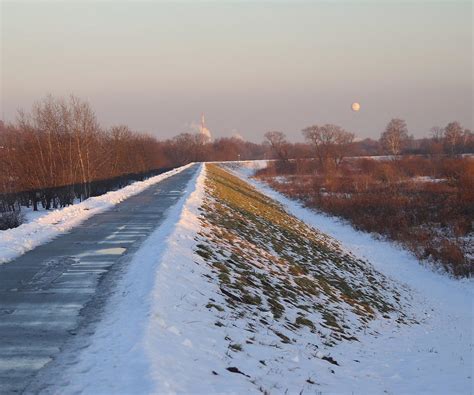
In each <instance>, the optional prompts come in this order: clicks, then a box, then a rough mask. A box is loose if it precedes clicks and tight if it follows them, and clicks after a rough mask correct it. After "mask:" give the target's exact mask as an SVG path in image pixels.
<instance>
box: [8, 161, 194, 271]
mask: <svg viewBox="0 0 474 395" xmlns="http://www.w3.org/2000/svg"><path fill="white" fill-rule="evenodd" d="M191 165H192V164H189V165H186V166H182V167H179V168H177V169H173V170H171V171H168V172H166V173H163V174H159V175H157V176H155V177H151V178H149V179H147V180H145V181H138V182H134V183H133V184H131V185H128V186H126V187H125V188H122V189H119V190H117V191H112V192H108V193H106V194H104V195H101V196H96V197H91V198H89V199H87V200H85V201H83V202H82V203H79V204H74V205H72V206H68V207H65V208H63V209H60V210H54V211H51V212H49V213H47V214H45V215H41V216H37V218H36V219H34V220H33V221H32V222H29V223H26V224H23V225H21V226H19V227H18V228H14V229H8V230H4V231H0V264H2V263H5V262H8V261H11V260H12V259H15V258H16V257H18V256H20V255H22V254H24V253H25V252H27V251H29V250H32V249H33V248H35V247H37V246H39V245H41V244H45V243H47V242H48V241H50V240H51V239H53V238H54V237H56V236H58V235H60V234H61V233H65V232H67V231H69V230H70V229H72V228H73V227H74V226H77V225H78V224H80V223H81V222H83V221H84V220H86V219H87V218H89V217H91V216H93V215H95V214H97V213H100V212H103V211H106V210H109V209H110V208H112V207H113V206H115V205H116V204H118V203H120V202H121V201H123V200H125V199H127V198H128V197H130V196H133V195H136V194H138V193H140V192H142V191H143V190H145V189H146V188H148V187H150V186H151V185H154V184H156V183H158V182H160V181H162V180H164V179H166V178H168V177H171V176H173V175H175V174H177V173H180V172H181V171H183V170H185V169H187V168H188V167H190V166H191Z"/></svg>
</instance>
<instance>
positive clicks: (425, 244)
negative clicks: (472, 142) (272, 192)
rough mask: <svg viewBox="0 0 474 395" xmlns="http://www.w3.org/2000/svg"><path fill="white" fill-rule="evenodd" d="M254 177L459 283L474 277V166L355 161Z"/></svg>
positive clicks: (272, 169)
mask: <svg viewBox="0 0 474 395" xmlns="http://www.w3.org/2000/svg"><path fill="white" fill-rule="evenodd" d="M257 176H258V177H259V178H260V179H263V180H264V181H266V182H267V183H269V184H270V185H271V186H272V187H273V188H275V189H276V190H278V191H280V192H282V193H284V194H286V195H287V196H289V197H291V198H295V199H298V200H301V201H302V202H304V204H305V205H306V206H308V207H312V208H315V209H318V210H321V211H323V212H326V213H329V214H331V215H336V216H339V217H341V218H344V219H345V220H348V221H350V222H351V223H352V225H353V226H355V227H356V228H357V229H360V230H364V231H367V232H374V233H376V234H379V235H381V236H383V237H387V238H389V239H390V240H394V241H397V242H399V243H400V244H402V245H403V246H404V247H406V248H408V249H410V250H411V251H412V252H413V253H414V254H415V255H416V256H417V257H418V258H419V259H421V260H423V261H425V262H435V263H437V265H438V267H441V266H442V267H443V268H444V269H445V270H446V271H448V272H449V273H452V274H453V275H455V276H471V275H472V274H473V272H474V245H473V239H474V234H473V221H474V160H473V159H472V158H436V159H434V158H424V157H403V158H397V159H388V160H374V159H369V158H363V159H354V158H351V159H346V160H345V161H344V162H343V163H342V164H341V165H340V166H339V167H338V168H332V169H324V170H322V169H321V168H320V167H318V165H317V164H316V163H315V162H314V161H312V160H297V161H293V162H291V161H289V162H287V163H281V162H271V163H270V164H269V166H268V167H267V168H265V169H262V170H260V171H259V172H258V173H257Z"/></svg>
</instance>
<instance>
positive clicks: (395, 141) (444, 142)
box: [379, 118, 474, 156]
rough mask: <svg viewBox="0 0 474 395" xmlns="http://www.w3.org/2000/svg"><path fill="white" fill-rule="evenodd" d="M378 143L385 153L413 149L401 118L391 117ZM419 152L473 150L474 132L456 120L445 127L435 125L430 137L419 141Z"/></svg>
mask: <svg viewBox="0 0 474 395" xmlns="http://www.w3.org/2000/svg"><path fill="white" fill-rule="evenodd" d="M379 141H380V145H381V147H382V149H383V150H384V152H385V153H387V154H390V155H400V154H401V153H403V152H404V151H407V150H410V148H412V149H413V146H414V145H415V144H414V138H413V136H410V135H409V134H408V127H407V124H406V122H405V121H404V120H403V119H398V118H395V119H392V120H391V121H390V122H389V123H388V125H387V127H386V128H385V130H384V131H383V132H382V134H381V136H380V140H379ZM418 145H419V147H418V151H419V153H424V154H430V155H436V154H438V155H439V154H445V155H451V156H452V155H455V154H462V153H467V152H473V150H474V134H473V133H472V131H470V130H469V129H465V128H463V127H462V126H461V124H460V123H459V122H457V121H454V122H450V123H448V124H447V125H446V127H444V128H441V127H439V126H435V127H433V128H432V129H431V136H430V138H425V139H422V140H421V141H420V142H419V144H418Z"/></svg>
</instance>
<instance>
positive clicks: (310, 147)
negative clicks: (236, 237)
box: [0, 96, 474, 213]
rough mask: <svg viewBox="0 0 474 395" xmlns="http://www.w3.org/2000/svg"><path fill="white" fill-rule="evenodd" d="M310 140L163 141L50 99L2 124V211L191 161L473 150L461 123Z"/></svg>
mask: <svg viewBox="0 0 474 395" xmlns="http://www.w3.org/2000/svg"><path fill="white" fill-rule="evenodd" d="M303 136H304V137H305V142H304V143H290V142H288V141H287V139H286V136H285V135H284V133H282V132H276V131H274V132H267V133H266V134H265V139H264V141H263V142H262V143H261V144H255V143H251V142H248V141H244V140H243V139H242V138H238V137H231V138H218V139H216V140H214V141H209V140H208V139H207V137H206V136H203V135H201V134H199V133H181V134H179V135H178V136H176V137H174V138H172V139H168V140H158V139H157V138H156V137H154V136H152V135H149V134H143V133H137V132H133V131H132V130H130V129H129V128H128V127H127V126H123V125H121V126H113V127H111V128H108V129H105V128H103V127H101V126H100V124H99V122H98V120H97V118H96V116H95V113H94V111H93V109H92V108H91V106H90V105H89V104H88V103H87V102H85V101H82V100H80V99H78V98H77V97H74V96H71V97H70V98H68V99H63V98H54V97H51V96H48V97H46V98H44V99H43V100H41V101H40V102H38V103H36V104H35V105H34V106H33V108H32V109H31V111H30V112H29V113H25V112H19V114H18V119H17V121H16V122H14V123H12V124H8V125H4V124H3V122H1V121H0V213H2V212H3V213H5V212H16V211H19V210H20V207H21V206H25V205H26V206H30V205H31V206H33V207H34V208H35V209H36V208H37V207H38V203H41V205H42V206H43V207H44V208H46V209H49V208H56V207H63V206H67V205H69V204H72V202H73V201H74V199H80V200H84V199H87V198H88V197H90V196H95V195H98V194H102V193H105V192H107V191H109V190H111V189H116V188H119V187H121V186H124V185H126V184H127V183H129V182H131V181H134V180H137V179H143V178H144V177H148V176H150V175H153V174H157V173H158V172H160V171H161V170H162V169H165V168H166V169H167V168H173V167H176V166H181V165H184V164H186V163H189V162H201V161H227V160H249V159H272V158H273V159H280V160H281V161H283V162H285V161H287V160H288V159H289V158H311V157H312V158H318V159H319V161H320V162H321V163H326V164H328V163H333V165H336V166H337V165H338V164H339V163H340V162H341V161H342V159H343V158H344V157H347V156H364V155H377V154H385V153H386V154H392V155H399V154H404V153H410V154H424V155H455V154H459V153H466V152H474V137H473V134H472V132H471V131H469V130H466V129H464V128H462V127H461V125H460V124H459V123H457V122H452V123H450V124H448V125H447V126H446V127H445V128H439V127H435V128H433V129H432V130H431V136H430V137H429V138H425V139H418V140H417V139H414V138H413V137H411V136H410V135H409V134H408V129H407V126H406V123H405V122H404V121H403V120H400V119H394V120H392V121H390V122H389V124H388V125H387V128H386V129H385V130H384V131H383V132H382V134H381V137H380V139H379V140H372V139H365V140H362V141H354V138H355V136H354V134H353V133H350V132H346V131H344V130H343V129H342V128H340V127H338V126H336V125H322V126H318V125H313V126H310V127H307V128H305V129H304V130H303Z"/></svg>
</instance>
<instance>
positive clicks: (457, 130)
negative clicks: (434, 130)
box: [444, 121, 464, 155]
mask: <svg viewBox="0 0 474 395" xmlns="http://www.w3.org/2000/svg"><path fill="white" fill-rule="evenodd" d="M463 135H464V129H463V127H462V126H461V124H460V123H459V122H457V121H454V122H450V123H448V124H447V125H446V127H445V128H444V142H445V144H446V148H447V150H448V152H449V154H450V155H454V154H455V153H456V152H457V151H458V149H459V148H460V147H459V146H460V145H461V143H462V140H463Z"/></svg>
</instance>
